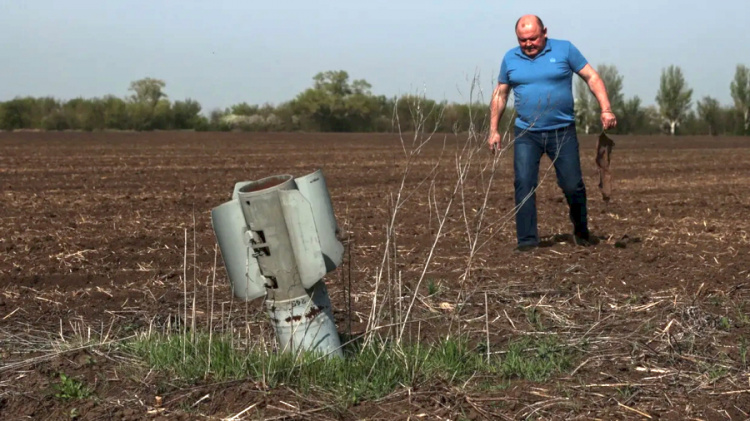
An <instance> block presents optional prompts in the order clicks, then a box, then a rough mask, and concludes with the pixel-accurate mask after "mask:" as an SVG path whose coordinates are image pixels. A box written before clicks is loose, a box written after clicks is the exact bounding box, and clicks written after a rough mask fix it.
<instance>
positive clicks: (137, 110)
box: [128, 77, 167, 130]
mask: <svg viewBox="0 0 750 421" xmlns="http://www.w3.org/2000/svg"><path fill="white" fill-rule="evenodd" d="M165 86H166V84H165V83H164V81H163V80H159V79H154V78H150V77H147V78H143V79H139V80H136V81H133V82H130V88H129V89H128V90H130V91H133V95H131V97H130V105H129V107H128V108H129V114H130V121H131V124H130V125H131V128H132V129H135V130H153V129H154V114H155V112H156V107H157V105H159V102H160V101H161V100H162V98H166V97H167V95H166V94H165V93H164V91H163V89H164V87H165ZM163 108H164V106H163V105H162V106H161V107H160V112H163V111H164V110H163ZM159 118H160V121H159V123H158V124H163V114H160V116H159Z"/></svg>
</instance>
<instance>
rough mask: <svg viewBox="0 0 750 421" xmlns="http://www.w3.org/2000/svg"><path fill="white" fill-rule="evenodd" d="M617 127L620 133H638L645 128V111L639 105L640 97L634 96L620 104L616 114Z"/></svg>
mask: <svg viewBox="0 0 750 421" xmlns="http://www.w3.org/2000/svg"><path fill="white" fill-rule="evenodd" d="M617 129H618V130H619V132H620V133H630V134H632V133H640V132H643V131H644V130H645V129H646V112H645V110H644V109H643V107H642V106H641V99H640V98H639V97H638V96H634V97H632V98H630V99H628V100H627V101H625V102H624V103H623V105H622V109H621V110H620V113H619V115H618V116H617Z"/></svg>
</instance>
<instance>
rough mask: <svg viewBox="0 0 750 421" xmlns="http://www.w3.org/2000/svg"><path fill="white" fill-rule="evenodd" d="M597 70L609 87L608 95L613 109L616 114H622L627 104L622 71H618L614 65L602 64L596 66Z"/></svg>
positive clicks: (605, 84)
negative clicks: (623, 89) (623, 90)
mask: <svg viewBox="0 0 750 421" xmlns="http://www.w3.org/2000/svg"><path fill="white" fill-rule="evenodd" d="M596 71H597V73H599V76H600V77H601V78H602V81H603V82H604V86H605V87H606V88H607V96H609V104H610V106H611V107H612V111H614V112H615V114H620V113H621V112H622V107H623V105H624V104H625V96H624V95H623V93H622V80H623V76H621V75H620V72H618V71H617V67H615V66H614V65H606V64H600V65H598V66H596Z"/></svg>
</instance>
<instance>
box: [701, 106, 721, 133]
mask: <svg viewBox="0 0 750 421" xmlns="http://www.w3.org/2000/svg"><path fill="white" fill-rule="evenodd" d="M697 107H698V117H699V118H700V120H701V121H702V122H703V123H705V124H706V125H707V126H708V134H709V135H717V134H718V130H719V125H720V123H721V105H719V101H718V100H716V99H715V98H711V97H710V96H705V97H703V99H701V100H700V101H698V103H697Z"/></svg>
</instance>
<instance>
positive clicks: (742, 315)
mask: <svg viewBox="0 0 750 421" xmlns="http://www.w3.org/2000/svg"><path fill="white" fill-rule="evenodd" d="M735 313H736V315H737V323H738V324H739V326H740V327H743V326H746V325H748V324H750V316H748V314H747V313H746V312H745V309H744V306H742V305H738V306H736V307H735Z"/></svg>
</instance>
